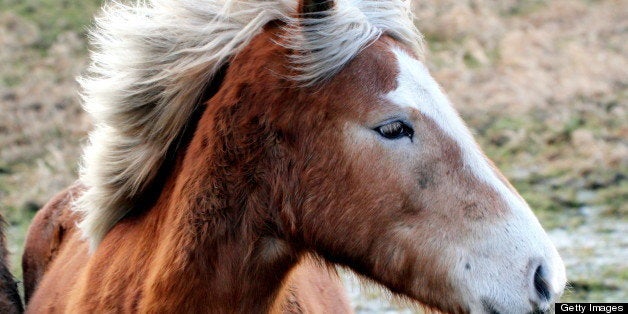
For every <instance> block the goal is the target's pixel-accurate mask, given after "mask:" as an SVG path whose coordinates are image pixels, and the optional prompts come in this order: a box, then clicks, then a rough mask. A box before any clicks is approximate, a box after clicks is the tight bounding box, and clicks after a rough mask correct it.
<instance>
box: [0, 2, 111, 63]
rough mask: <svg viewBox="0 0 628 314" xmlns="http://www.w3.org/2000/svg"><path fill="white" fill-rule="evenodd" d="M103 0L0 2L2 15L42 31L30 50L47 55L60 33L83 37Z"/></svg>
mask: <svg viewBox="0 0 628 314" xmlns="http://www.w3.org/2000/svg"><path fill="white" fill-rule="evenodd" d="M101 4H102V0H82V1H72V0H0V8H2V11H7V12H9V11H10V12H13V13H15V14H17V15H19V16H21V17H24V18H25V19H27V20H28V21H31V22H33V23H35V24H36V25H37V29H39V30H40V31H41V33H40V35H39V38H37V40H35V41H34V42H33V48H36V49H37V50H38V51H40V52H41V53H46V52H47V51H48V49H49V48H50V46H51V45H52V44H53V43H54V42H55V40H56V39H57V36H59V34H61V33H63V32H67V31H73V32H78V33H79V34H80V35H81V36H83V35H85V33H86V31H87V27H88V26H89V25H90V24H91V22H92V18H93V13H94V12H95V11H96V9H98V8H99V7H100V5H101Z"/></svg>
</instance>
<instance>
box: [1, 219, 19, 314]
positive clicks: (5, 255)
mask: <svg viewBox="0 0 628 314" xmlns="http://www.w3.org/2000/svg"><path fill="white" fill-rule="evenodd" d="M5 226H6V222H5V220H4V218H3V217H2V215H0V313H8V314H14V313H22V312H24V308H23V306H22V299H21V298H20V294H19V293H18V289H17V282H16V281H15V278H14V277H13V275H12V274H11V272H10V271H9V261H8V259H9V252H8V250H7V241H6V237H5V234H4V232H5Z"/></svg>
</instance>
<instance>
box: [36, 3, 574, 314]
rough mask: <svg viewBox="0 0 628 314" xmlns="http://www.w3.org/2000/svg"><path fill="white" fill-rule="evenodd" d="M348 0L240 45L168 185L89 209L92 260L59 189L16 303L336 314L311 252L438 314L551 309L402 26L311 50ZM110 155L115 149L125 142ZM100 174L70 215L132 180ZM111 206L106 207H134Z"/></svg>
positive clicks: (497, 183) (547, 272)
mask: <svg viewBox="0 0 628 314" xmlns="http://www.w3.org/2000/svg"><path fill="white" fill-rule="evenodd" d="M352 3H353V2H344V1H337V2H336V1H335V2H333V3H331V2H324V1H319V2H317V1H303V2H301V3H300V6H299V8H300V9H299V12H301V13H304V14H306V15H308V14H309V16H311V18H308V19H305V20H303V21H301V22H300V24H299V22H297V24H294V25H291V26H286V24H285V23H286V22H285V21H271V22H268V23H266V24H265V26H264V28H263V29H262V30H261V32H260V33H259V34H257V35H256V36H254V37H252V38H251V39H250V41H247V44H246V45H245V46H243V48H242V49H240V50H239V51H238V52H237V53H235V54H234V55H233V56H232V57H231V58H230V60H229V63H228V64H225V70H224V75H223V74H220V80H213V81H212V82H211V84H209V86H207V87H206V89H207V90H206V91H205V92H203V93H202V94H203V95H205V97H206V98H205V99H208V100H207V101H206V102H204V103H202V104H199V106H198V108H196V109H195V110H194V113H193V114H191V116H190V117H189V118H188V124H187V132H189V134H188V135H184V136H181V138H182V140H181V141H180V144H178V146H177V145H175V148H176V149H171V150H168V152H169V153H167V154H166V155H164V156H163V158H164V160H167V162H165V163H164V165H165V166H166V167H162V168H161V170H160V175H161V176H162V177H161V178H162V179H163V180H155V182H157V183H159V182H164V183H163V184H155V185H154V186H153V187H151V188H150V189H148V190H145V191H142V192H143V193H142V194H141V195H142V197H144V199H143V200H142V201H141V202H138V201H137V200H135V208H134V209H133V210H131V211H129V210H128V209H125V208H120V209H117V210H120V211H122V212H123V213H111V212H107V211H104V212H102V211H101V212H99V213H98V214H97V215H91V216H90V215H89V213H88V219H87V220H83V222H82V223H81V227H82V228H83V231H85V230H87V235H88V236H92V235H93V238H90V240H91V244H92V247H93V252H90V251H89V248H88V244H87V242H86V241H85V240H84V239H83V238H82V237H81V233H80V232H79V230H78V229H77V228H76V227H75V226H74V225H75V222H76V221H77V220H78V219H82V217H80V215H81V214H84V213H85V211H86V210H88V209H86V208H82V212H78V213H74V212H72V211H71V210H70V209H69V205H68V204H69V202H66V201H65V200H67V198H68V197H69V195H71V194H72V192H71V191H72V190H70V192H68V193H66V194H64V195H62V196H60V198H59V200H61V201H53V202H52V203H51V205H49V206H48V207H47V208H46V209H44V210H43V211H42V212H41V213H39V214H38V216H37V218H36V219H35V223H34V225H33V227H31V229H30V231H29V237H28V241H27V247H26V252H25V259H24V263H25V272H29V274H28V275H25V278H27V277H28V278H29V279H28V280H27V282H26V286H27V289H28V290H29V291H27V295H28V296H29V305H28V306H29V307H28V310H29V311H31V312H33V313H39V312H64V311H72V312H95V311H103V310H104V311H116V312H118V311H119V312H216V313H230V312H237V313H250V312H253V313H263V312H269V311H288V312H289V311H297V312H299V311H307V310H308V309H309V310H311V311H314V312H318V311H324V312H330V311H332V312H342V311H348V310H349V309H348V306H347V302H346V299H345V298H344V295H343V294H342V293H341V292H338V291H340V287H339V284H338V280H337V277H336V275H335V274H334V273H333V272H330V269H328V268H326V266H322V265H317V264H315V263H312V262H311V259H309V258H308V256H312V255H313V256H315V258H316V259H320V260H322V261H324V262H325V263H329V264H335V265H342V266H346V267H349V268H351V269H352V270H354V271H356V272H358V273H359V274H361V275H364V276H366V277H368V278H370V279H372V280H374V281H376V282H378V283H380V284H382V285H384V286H385V287H387V288H388V289H389V290H391V291H392V292H394V293H397V294H400V295H404V296H407V297H409V298H411V299H413V300H415V301H417V302H420V303H421V304H424V305H426V306H428V307H431V308H435V309H438V310H441V311H445V312H451V313H469V312H473V313H482V312H486V313H495V312H513V313H525V312H530V311H535V310H538V309H546V308H548V307H549V304H550V303H551V302H553V300H555V298H556V297H557V296H558V295H559V294H560V293H561V291H562V289H563V287H564V282H565V275H564V267H563V265H562V262H561V260H560V257H559V256H558V254H557V252H556V250H555V249H554V247H553V246H552V245H551V243H550V242H549V240H548V239H547V236H546V235H545V234H544V232H543V230H542V228H541V226H540V224H539V223H538V220H536V218H535V217H534V216H533V214H532V212H531V211H530V209H529V208H528V207H527V205H526V204H525V201H524V200H523V199H521V197H520V196H518V194H517V193H516V191H515V190H514V189H513V188H512V186H510V185H509V184H508V182H507V180H505V179H504V178H503V176H501V174H500V173H499V171H498V170H496V169H495V168H494V167H493V166H492V164H491V163H490V162H489V161H487V159H486V157H485V156H484V155H483V154H482V153H481V151H480V150H479V148H478V147H477V145H476V144H475V142H474V141H473V139H472V137H471V135H470V132H469V131H468V130H467V128H466V127H465V126H464V123H463V122H462V121H461V120H460V118H459V117H458V116H457V115H456V113H455V111H454V110H453V108H452V107H451V105H450V104H449V102H448V100H447V99H446V97H445V96H444V94H442V92H441V91H440V88H439V87H438V84H436V82H434V80H433V79H432V78H431V77H430V76H429V73H428V72H427V70H426V69H425V67H424V66H423V65H422V63H421V62H420V61H419V56H418V55H417V50H416V49H414V48H416V47H413V46H412V45H410V44H408V43H407V42H406V41H404V40H403V39H404V38H406V37H407V36H406V37H404V36H403V34H404V33H403V31H397V32H395V31H394V29H390V30H388V31H386V29H384V30H382V31H381V33H379V34H375V35H373V36H370V37H368V38H367V39H368V40H366V39H365V40H364V43H365V44H364V45H363V46H355V45H352V43H351V42H350V40H351V39H352V38H353V37H349V38H342V36H345V35H346V34H342V33H341V34H336V35H338V36H341V37H340V39H341V40H342V41H340V42H337V43H336V44H330V45H327V46H324V45H323V47H322V48H320V49H317V48H316V47H318V46H321V43H322V42H324V40H323V39H324V38H325V36H328V35H329V34H333V29H334V27H333V26H334V25H333V23H342V21H343V20H342V19H339V17H340V14H357V13H356V12H355V8H354V7H351V6H350V5H351V4H352ZM364 3H366V5H365V6H364V9H365V10H367V9H371V10H383V12H379V11H377V12H375V13H373V12H371V13H369V14H367V13H365V14H363V15H361V16H364V17H367V16H370V17H372V18H373V19H375V20H377V21H375V22H378V23H379V24H380V25H381V27H385V26H390V25H394V23H393V22H392V21H388V22H387V20H386V18H389V19H393V18H397V17H398V15H395V14H391V13H390V12H387V11H386V10H387V9H386V8H383V7H382V6H381V3H380V2H379V1H364ZM399 3H401V2H399V1H391V6H393V4H394V5H398V4H399ZM382 8H383V9H382ZM352 9H353V10H354V11H352ZM311 10H314V11H311ZM347 12H348V13H347ZM336 15H339V16H336ZM351 16H353V15H351ZM358 16H360V15H358ZM318 19H320V21H319V20H318ZM319 22H320V23H331V24H332V25H331V26H332V27H331V28H329V29H327V28H323V30H320V29H318V28H319V24H320V23H319ZM358 22H360V21H358ZM358 22H355V23H358ZM362 22H364V21H362ZM352 23H353V24H350V25H349V26H350V27H349V30H355V29H358V30H361V31H367V32H368V31H369V30H371V31H372V30H373V29H375V28H373V27H371V26H372V25H371V26H369V25H367V24H365V25H363V26H364V27H362V28H360V27H357V26H356V25H358V26H359V24H355V23H354V22H352ZM364 23H367V22H364ZM406 24H407V23H406ZM406 24H403V23H402V24H400V25H406ZM308 25H309V26H308ZM410 25H411V23H410ZM341 26H342V25H341ZM344 26H346V25H344ZM295 27H297V28H298V27H301V28H303V29H304V30H302V31H301V32H300V34H301V35H302V38H301V39H302V43H305V44H303V45H305V46H307V43H310V44H311V43H312V42H315V43H319V44H318V45H315V46H316V47H313V48H312V49H311V50H308V51H295V49H296V46H295V45H296V44H295V42H291V41H290V39H289V38H288V37H289V35H294V34H295V33H294V28H295ZM308 27H313V30H308V29H307V28H308ZM354 27H355V28H354ZM404 27H405V26H404ZM337 28H338V29H342V27H340V26H338V27H337ZM400 34H401V35H400ZM406 39H407V38H406ZM337 47H345V48H347V49H349V48H351V49H352V51H353V52H350V53H349V54H347V55H343V53H342V52H341V51H337V49H336V48H337ZM326 49H327V50H326ZM351 49H349V50H351ZM186 51H187V50H186ZM295 53H296V54H297V55H298V56H301V57H295ZM303 56H305V57H303ZM295 60H296V61H295ZM329 60H332V61H333V62H332V61H330V62H332V63H333V64H332V65H330V64H329V62H328V61H329ZM338 60H340V61H342V62H340V63H338V62H336V61H338ZM294 62H296V63H297V65H300V66H297V67H291V66H290V65H291V64H294ZM334 62H336V63H334ZM338 64H341V65H342V67H337V65H338ZM317 65H318V66H317ZM320 68H322V69H325V68H327V70H328V71H323V70H319V69H320ZM310 70H311V71H310ZM168 71H173V70H171V69H168ZM308 71H310V72H308ZM168 73H170V72H168ZM191 75H192V76H193V74H191ZM316 77H319V78H320V77H323V79H322V80H320V81H318V80H315V79H314V80H313V81H311V82H308V80H311V79H312V78H316ZM299 78H301V79H299ZM170 83H172V82H170ZM310 83H311V84H310ZM192 86H193V87H194V88H196V87H198V84H197V83H194V84H192ZM180 89H181V90H185V88H183V87H181V88H180ZM147 97H148V96H147ZM175 111H176V109H175ZM129 112H130V113H129V116H127V118H128V117H130V116H132V115H133V114H135V113H136V112H135V111H134V110H129ZM125 114H126V113H125ZM103 115H105V116H107V117H108V118H111V117H114V118H116V119H113V118H112V119H111V120H112V121H124V119H120V117H116V116H115V115H113V114H111V113H110V112H108V113H105V114H103ZM150 126H152V124H150ZM109 128H111V127H105V130H108V129H109ZM127 131H129V130H127ZM130 131H133V132H130ZM130 131H129V132H128V134H135V135H137V136H139V135H138V134H140V135H141V134H143V131H146V130H145V129H141V128H139V129H132V130H130ZM96 139H98V137H96ZM144 140H145V141H148V143H150V138H145V139H144ZM123 144H124V143H123ZM123 144H120V147H119V148H118V149H119V151H118V152H117V153H120V152H124V151H125V150H128V149H131V150H132V149H133V147H132V146H130V147H127V146H126V145H123ZM166 144H167V143H166ZM166 144H164V145H166ZM92 149H94V148H92ZM168 154H170V155H168ZM111 156H113V155H110V156H109V157H111ZM133 156H134V157H137V156H135V155H133ZM149 157H150V158H152V156H148V157H146V156H140V157H138V158H136V159H134V160H135V161H137V160H144V159H146V158H148V159H150V158H149ZM100 160H104V161H107V160H109V159H107V158H105V159H100ZM109 161H110V162H111V163H112V164H113V165H114V166H119V164H118V163H117V162H113V161H111V160H109ZM91 165H92V166H91V167H93V166H94V163H91ZM89 167H90V166H88V168H89ZM111 169H113V168H108V170H111ZM126 169H127V168H124V169H123V170H124V171H126ZM91 170H92V171H95V170H94V169H91ZM96 170H98V169H96ZM94 173H95V174H96V177H97V178H98V179H103V178H108V179H109V180H110V181H106V182H105V183H106V184H105V185H103V186H100V187H97V188H95V187H92V186H87V187H86V190H85V191H81V192H80V193H78V194H80V195H81V196H80V199H81V200H83V201H82V202H79V203H80V204H81V206H86V204H94V203H93V202H91V201H93V200H96V201H97V202H102V201H106V200H104V199H103V195H100V196H99V197H97V198H94V197H93V196H94V195H96V194H98V193H100V192H102V191H104V190H107V189H108V188H111V187H112V186H119V187H121V188H122V187H124V186H126V185H125V184H126V183H123V184H121V183H119V182H117V181H116V180H118V179H120V178H122V177H124V176H122V177H121V176H117V175H116V176H113V177H107V176H105V175H102V174H99V173H98V171H95V172H94ZM124 175H125V176H126V175H127V174H124ZM98 176H101V177H98ZM157 177H159V176H157ZM92 179H93V178H92ZM136 179H137V178H136ZM88 181H89V182H91V183H93V184H99V183H98V182H99V181H98V180H88ZM140 181H142V178H140V179H137V182H140ZM143 185H145V184H144V183H142V184H138V186H143ZM77 189H80V188H77ZM131 190H134V189H131ZM140 190H141V189H140ZM134 191H135V192H133V193H136V192H137V190H134ZM124 192H125V193H129V195H133V193H132V192H131V191H124ZM120 195H124V193H122V192H121V193H117V194H116V195H115V197H116V201H115V202H108V203H107V202H104V203H102V204H103V206H104V207H103V208H105V209H107V208H109V207H111V206H112V204H114V205H116V204H117V205H121V204H125V203H129V202H130V201H129V200H128V199H126V198H125V197H122V196H120ZM151 195H154V198H153V197H151ZM127 196H128V195H127ZM129 197H130V196H129ZM84 200H88V202H85V201H84ZM99 210H102V208H99ZM109 210H116V208H115V206H113V207H112V208H109ZM77 215H78V216H77ZM51 217H52V218H51ZM107 217H108V218H107ZM119 217H122V218H119ZM99 219H105V220H106V221H105V222H104V223H103V224H94V222H98V220H99ZM118 219H119V221H118ZM110 225H111V226H113V227H111V228H110V230H108V231H107V232H105V233H101V231H102V230H105V229H107V228H108V226H110ZM59 228H60V229H59ZM59 230H62V232H60V231H59ZM91 232H94V234H92V233H91ZM104 234H106V236H104V237H103V235H104ZM101 239H102V241H101ZM304 259H305V261H306V262H304V263H303V261H304ZM42 260H43V261H44V262H42ZM307 261H310V262H307ZM42 274H43V275H42ZM317 286H318V287H319V288H315V287H317Z"/></svg>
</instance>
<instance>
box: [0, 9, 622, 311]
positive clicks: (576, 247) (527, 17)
mask: <svg viewBox="0 0 628 314" xmlns="http://www.w3.org/2000/svg"><path fill="white" fill-rule="evenodd" d="M415 2H416V3H415V4H416V5H415V8H416V10H415V11H416V15H417V17H418V21H417V25H418V26H419V29H420V30H421V31H422V32H423V33H424V36H425V39H426V42H427V47H428V51H427V63H428V66H429V68H430V69H431V71H432V73H433V75H434V76H435V78H436V79H437V81H439V82H440V83H441V85H442V86H443V89H444V90H445V91H446V93H447V94H448V95H449V97H450V98H451V99H452V101H453V103H454V104H455V106H456V107H457V109H458V110H459V111H460V113H461V115H462V117H463V118H464V119H465V120H466V122H467V124H468V125H469V126H470V127H471V129H472V130H473V131H474V132H475V134H476V138H477V140H478V141H479V143H480V146H481V147H482V148H483V149H484V151H485V152H486V154H487V155H488V156H489V157H490V158H491V159H492V160H493V161H495V163H496V164H497V165H498V166H499V168H500V169H501V170H502V171H503V172H504V174H505V175H506V177H508V178H509V180H511V182H512V183H513V185H514V186H515V187H516V188H517V189H518V190H519V192H520V193H521V194H522V195H523V197H524V198H525V199H526V200H528V202H529V204H530V205H531V207H532V208H533V210H534V211H535V213H536V214H537V216H538V217H539V219H540V220H541V223H542V224H543V225H544V227H545V228H546V229H547V230H548V232H549V234H550V236H551V237H552V239H553V241H554V242H555V244H556V245H557V247H558V248H559V251H560V252H561V255H562V256H563V258H564V259H565V262H566V264H567V272H568V278H569V280H570V289H569V291H568V292H567V293H566V294H565V296H564V297H563V300H567V301H628V262H627V261H628V236H627V235H628V59H627V58H628V3H626V2H625V1H620V0H563V1H561V0H556V1H549V0H519V1H515V0H506V1H494V0H467V1H454V0H445V1H442V0H440V1H437V0H420V1H419V0H416V1H415ZM99 5H100V1H97V0H89V1H88V0H84V1H70V0H0V213H2V215H4V216H5V217H6V219H7V221H8V222H9V228H8V230H9V232H8V238H9V241H10V250H11V252H12V253H13V265H12V269H13V271H14V274H16V275H17V276H18V278H20V277H21V270H20V267H19V257H20V255H21V247H22V242H23V240H24V234H25V232H26V229H27V227H28V224H29V222H30V219H31V218H32V217H33V215H34V214H35V213H36V211H37V210H38V209H39V208H40V207H41V206H42V205H43V204H45V202H46V201H47V200H48V199H49V198H50V197H51V196H53V195H54V194H55V193H56V192H58V191H60V190H61V189H62V188H63V187H65V186H67V185H69V184H70V183H72V182H73V181H74V180H76V169H77V160H78V157H79V156H80V151H81V150H80V146H81V144H82V143H84V142H85V139H86V132H87V131H88V130H89V129H90V126H91V122H90V120H89V117H87V116H86V115H85V114H84V113H83V111H82V109H81V106H80V103H79V98H78V94H77V84H76V83H75V77H76V76H77V75H78V74H80V73H81V71H83V70H84V69H85V66H86V62H87V59H86V58H87V51H88V48H87V45H86V40H85V34H86V28H87V26H88V25H90V24H91V23H92V14H93V13H94V12H95V11H96V10H97V8H98V6H99ZM348 281H349V282H350V285H351V287H353V292H352V295H353V297H354V300H356V308H357V309H358V310H359V311H360V312H363V313H368V312H382V311H384V310H386V311H388V310H390V311H393V312H394V311H397V309H398V308H399V306H397V305H389V304H388V303H387V302H386V301H385V300H383V299H382V296H381V293H380V292H378V291H370V290H369V291H365V292H362V293H361V292H359V290H357V287H358V285H357V284H356V283H355V281H354V280H352V279H348Z"/></svg>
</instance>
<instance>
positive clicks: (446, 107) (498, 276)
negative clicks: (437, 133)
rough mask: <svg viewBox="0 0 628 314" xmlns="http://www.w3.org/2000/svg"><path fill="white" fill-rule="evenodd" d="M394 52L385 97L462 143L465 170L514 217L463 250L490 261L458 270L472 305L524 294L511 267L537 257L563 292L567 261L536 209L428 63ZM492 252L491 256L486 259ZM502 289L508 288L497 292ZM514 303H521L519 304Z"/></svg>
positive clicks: (521, 282)
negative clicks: (393, 77)
mask: <svg viewBox="0 0 628 314" xmlns="http://www.w3.org/2000/svg"><path fill="white" fill-rule="evenodd" d="M393 53H394V54H395V56H396V58H397V62H398V66H399V76H398V78H397V88H396V89H395V90H393V91H391V92H390V93H388V94H387V95H385V98H386V99H387V100H388V101H390V102H392V103H394V104H396V105H398V106H401V107H410V108H414V109H416V110H418V111H419V112H421V113H422V114H423V115H425V116H427V117H429V118H430V119H432V120H433V121H434V122H435V123H436V124H437V125H438V127H439V128H440V129H441V130H442V131H443V132H444V133H445V134H446V135H448V136H449V137H450V138H451V139H452V140H453V141H455V142H456V143H457V145H458V146H459V148H460V151H461V153H462V159H463V162H464V167H465V169H466V170H468V171H469V172H470V173H472V174H473V175H474V176H475V177H477V178H478V179H479V180H480V181H482V182H484V183H486V184H487V185H488V186H490V187H492V188H493V189H494V190H495V191H496V192H497V193H498V194H499V195H500V197H501V198H502V199H503V200H504V202H505V203H506V204H507V206H508V208H507V211H508V213H509V217H508V218H507V219H506V221H505V222H504V223H503V224H500V225H498V226H491V228H492V230H490V232H488V233H487V234H484V235H483V236H482V237H481V238H478V239H474V240H473V241H475V242H474V247H471V248H463V249H462V250H460V251H459V252H458V254H460V255H464V256H465V258H467V260H470V261H472V262H477V263H479V264H485V265H484V266H483V268H482V269H477V268H476V269H475V270H474V274H473V276H474V277H473V278H469V274H464V271H458V275H457V276H458V278H457V279H456V280H458V281H460V282H462V283H464V284H466V285H467V286H468V287H467V289H468V294H469V298H470V300H469V302H471V303H475V305H474V307H473V309H474V310H480V311H483V310H482V308H481V305H480V304H478V303H477V294H485V295H488V296H490V297H491V298H496V299H501V300H502V301H503V302H506V303H508V302H512V300H513V299H516V298H521V296H518V294H520V293H522V290H526V289H528V287H529V284H526V280H527V278H524V277H525V276H524V275H519V274H517V275H512V272H517V271H518V270H516V269H513V267H515V265H519V266H517V267H518V268H519V267H522V266H521V265H520V264H524V263H527V261H529V260H534V259H539V260H544V261H545V262H546V266H545V267H546V268H549V269H547V271H548V272H549V277H548V281H549V282H548V283H549V285H550V287H552V290H554V291H553V292H554V293H559V292H560V291H561V290H562V288H563V286H564V284H565V280H566V279H565V271H564V265H563V263H562V260H561V259H560V257H559V256H558V253H557V252H556V249H555V248H554V246H553V244H552V243H551V242H550V240H549V239H548V237H547V235H546V234H545V232H544V231H543V228H542V227H541V225H540V223H539V221H538V219H537V218H536V216H535V215H534V213H532V211H531V210H530V208H529V206H528V205H527V204H526V202H525V201H524V200H523V199H521V198H520V197H519V196H518V195H517V194H516V193H515V192H513V191H512V190H511V189H510V188H509V187H508V186H506V184H505V183H504V182H503V181H502V180H500V178H499V177H498V176H497V174H496V172H495V171H494V170H493V168H492V167H491V165H490V164H489V162H488V160H487V159H486V157H485V156H484V154H483V153H482V152H481V151H480V148H479V147H478V145H477V143H476V142H475V140H474V139H473V136H472V135H471V132H470V131H469V129H468V128H467V126H466V125H465V124H464V122H463V121H462V119H461V118H460V117H459V116H458V113H457V112H456V110H455V109H454V108H453V107H452V105H451V103H450V102H449V100H448V99H447V97H446V96H445V94H444V93H443V92H442V90H441V88H440V86H439V85H438V83H436V81H435V80H434V79H433V78H432V76H431V75H430V74H429V71H428V69H427V68H426V67H425V65H423V64H422V63H421V62H420V61H418V60H417V59H415V58H413V57H412V56H410V55H408V53H406V52H405V51H403V50H401V49H399V48H393ZM487 256H491V258H492V259H489V260H487ZM487 263H490V264H489V265H486V264H487ZM491 264H492V265H491ZM457 267H458V266H457ZM506 275H511V276H506ZM487 279H488V281H487ZM496 285H497V286H496ZM498 286H501V287H499V288H497V287H498ZM496 288H497V290H496ZM500 289H502V290H503V291H498V290H500ZM474 295H476V296H474ZM480 297H483V296H480ZM474 299H475V300H474ZM507 300H511V301H507ZM498 302H499V301H498ZM512 305H513V306H515V308H516V307H517V305H516V304H512ZM495 306H497V307H498V306H499V305H495ZM519 306H527V304H523V303H522V304H519ZM503 310H505V309H503Z"/></svg>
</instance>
